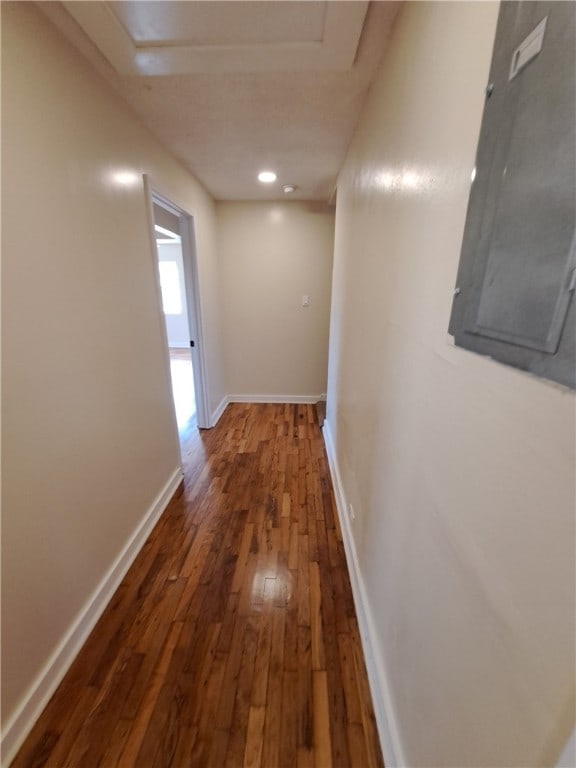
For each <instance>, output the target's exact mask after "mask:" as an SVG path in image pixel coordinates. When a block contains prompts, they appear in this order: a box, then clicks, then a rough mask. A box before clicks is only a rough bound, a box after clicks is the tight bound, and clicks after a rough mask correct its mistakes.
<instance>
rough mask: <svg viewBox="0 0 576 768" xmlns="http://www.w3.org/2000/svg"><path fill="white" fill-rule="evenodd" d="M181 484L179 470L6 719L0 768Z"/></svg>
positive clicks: (19, 743) (12, 754) (15, 749)
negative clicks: (14, 709)
mask: <svg viewBox="0 0 576 768" xmlns="http://www.w3.org/2000/svg"><path fill="white" fill-rule="evenodd" d="M181 481H182V470H181V468H180V467H178V469H176V470H174V472H173V473H172V475H171V477H170V479H169V480H168V482H167V483H166V485H165V486H164V488H163V489H162V491H161V492H160V493H159V494H158V496H157V497H156V499H155V500H154V502H153V503H152V505H151V506H150V509H149V510H148V511H147V512H146V514H145V515H144V517H143V518H142V520H141V521H140V523H139V524H138V527H137V528H136V529H135V531H134V532H133V533H132V535H131V536H130V538H129V539H128V541H127V542H126V544H125V545H124V547H123V549H122V551H121V552H120V554H119V555H118V557H117V558H116V560H115V561H114V562H113V563H112V565H111V566H110V568H109V569H108V571H107V572H106V574H105V575H104V577H103V578H102V580H101V581H100V583H99V584H98V586H97V587H96V589H95V590H94V592H93V593H92V595H91V596H90V597H89V598H88V600H87V601H86V603H85V605H84V607H83V608H82V609H81V611H80V612H79V614H78V615H77V616H76V618H75V620H74V621H73V622H72V624H71V625H70V627H69V628H68V630H67V631H66V633H65V634H64V636H63V637H62V639H61V640H60V642H59V643H58V645H57V646H56V648H55V650H54V651H53V653H52V654H51V656H50V658H49V659H48V661H47V662H46V663H45V664H44V666H43V667H42V669H41V670H40V673H39V674H38V675H37V677H36V679H35V680H34V682H33V683H32V685H31V686H30V687H29V689H28V690H27V691H26V693H25V695H24V697H23V700H22V702H21V704H20V706H19V707H18V709H17V710H16V712H15V713H14V714H13V715H12V716H11V717H10V718H9V720H8V722H7V723H6V725H5V727H4V728H3V730H2V739H1V742H0V754H1V755H2V758H1V764H2V766H3V768H6V766H8V765H9V764H10V762H11V761H12V760H13V759H14V757H15V755H16V753H17V752H18V750H19V749H20V747H21V746H22V743H23V742H24V740H25V739H26V736H27V735H28V734H29V733H30V731H31V729H32V727H33V725H34V723H35V722H36V720H37V719H38V718H39V717H40V715H41V714H42V711H43V709H44V707H45V706H46V704H47V703H48V701H49V700H50V698H51V697H52V696H53V694H54V692H55V691H56V688H57V687H58V685H59V684H60V682H61V681H62V678H63V677H64V675H65V674H66V672H67V671H68V669H69V668H70V666H71V664H72V662H73V661H74V659H75V658H76V656H77V654H78V652H79V651H80V649H81V648H82V646H83V644H84V643H85V642H86V639H87V638H88V635H89V634H90V632H91V631H92V630H93V628H94V626H95V625H96V622H97V621H98V619H99V618H100V616H101V615H102V613H103V612H104V609H105V608H106V606H107V605H108V603H109V602H110V600H111V599H112V596H113V595H114V592H115V591H116V589H117V588H118V586H119V585H120V582H121V581H122V579H123V578H124V576H125V575H126V572H127V571H128V569H129V568H130V566H131V565H132V563H133V562H134V560H135V559H136V555H137V554H138V552H139V551H140V549H141V548H142V546H143V545H144V542H145V541H146V539H147V538H148V536H149V534H150V532H151V531H152V528H153V527H154V525H155V524H156V522H157V521H158V519H159V517H160V515H161V514H162V512H164V510H165V509H166V507H167V505H168V502H169V501H170V499H171V498H172V497H173V496H174V493H175V492H176V490H177V488H178V486H179V485H180V483H181Z"/></svg>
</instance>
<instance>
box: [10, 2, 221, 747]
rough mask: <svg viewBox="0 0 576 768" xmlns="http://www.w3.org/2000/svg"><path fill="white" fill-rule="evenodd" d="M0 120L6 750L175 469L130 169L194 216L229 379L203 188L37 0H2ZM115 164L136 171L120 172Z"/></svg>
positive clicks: (210, 359)
mask: <svg viewBox="0 0 576 768" xmlns="http://www.w3.org/2000/svg"><path fill="white" fill-rule="evenodd" d="M2 120H3V125H2V149H3V154H2V260H3V348H2V370H3V414H2V415H3V436H2V438H3V444H2V453H3V455H2V458H3V488H2V503H3V510H2V511H3V521H2V715H3V718H4V720H3V723H4V726H5V728H6V725H7V724H8V726H10V727H9V728H8V732H6V731H5V734H4V735H5V737H6V740H7V741H8V742H9V745H8V747H7V746H6V743H5V744H4V746H5V748H7V749H10V745H12V746H13V745H14V743H16V742H17V740H18V738H19V737H20V736H21V735H22V729H23V728H25V727H26V724H27V721H28V719H29V718H30V717H31V716H32V715H33V714H34V707H35V706H36V705H37V704H38V702H39V701H41V699H42V696H43V695H44V694H45V693H46V690H47V689H46V688H43V687H42V686H43V685H45V686H46V685H48V687H49V684H48V682H47V681H49V679H52V680H53V679H54V678H53V677H52V678H50V675H55V674H56V673H57V670H58V665H62V664H64V663H65V656H66V653H68V652H69V651H70V650H71V648H72V646H73V644H74V643H73V641H74V638H76V639H78V637H79V635H78V634H76V635H67V633H69V632H70V631H71V630H72V629H73V627H74V622H75V620H76V619H78V618H79V617H82V616H84V614H83V611H84V610H85V609H86V608H87V607H88V606H90V605H92V607H94V605H93V604H91V602H90V601H91V600H92V598H93V597H94V590H96V589H97V588H98V586H99V584H100V582H101V580H102V579H103V578H105V577H106V575H107V574H110V568H111V567H112V565H113V563H114V561H115V558H116V557H117V556H118V555H119V554H120V553H121V551H122V549H123V547H124V546H125V545H126V544H127V542H128V541H129V540H130V537H131V536H132V535H133V533H134V532H135V531H136V530H137V527H138V525H139V524H140V523H141V521H142V520H143V518H144V517H145V515H146V514H147V513H148V512H154V511H155V510H156V511H157V508H158V507H159V506H160V507H161V505H162V498H158V496H159V494H161V493H162V491H163V490H164V489H168V490H169V489H170V487H172V486H171V483H172V485H173V483H174V482H175V481H176V482H177V481H178V479H179V478H178V473H177V470H178V465H179V450H178V442H177V434H176V430H175V424H174V417H173V410H172V403H171V396H170V382H169V371H168V365H167V359H166V356H165V351H164V348H163V330H162V317H161V312H160V310H159V306H158V297H157V293H156V282H155V278H154V271H155V270H156V264H155V255H154V254H153V252H152V249H151V244H150V240H149V229H148V228H149V222H148V214H147V207H146V201H145V197H144V191H143V185H142V179H141V174H142V173H147V174H150V178H151V180H152V183H153V185H154V187H155V188H157V189H158V191H160V192H161V193H163V194H164V195H166V196H167V197H168V198H170V199H171V200H173V201H174V203H176V204H177V205H179V206H181V207H182V208H183V209H185V210H186V211H188V212H189V213H191V214H192V215H193V216H194V220H195V227H196V236H197V253H198V262H199V265H198V268H199V280H200V292H201V302H202V312H203V315H204V320H205V330H206V337H207V369H208V370H207V373H208V377H209V384H210V386H211V393H212V408H213V409H214V408H215V407H216V406H217V404H218V403H219V402H220V401H221V399H222V397H223V394H224V391H223V380H222V375H221V363H220V346H219V319H218V307H217V301H216V290H217V274H216V271H215V251H214V227H215V215H214V206H213V202H212V200H211V198H210V197H209V196H208V195H207V194H206V192H205V191H204V190H203V188H202V187H201V186H200V185H199V184H198V183H197V182H196V181H195V180H194V179H193V178H192V177H191V176H190V175H189V174H188V173H187V172H185V171H184V170H183V168H182V167H181V166H180V165H179V164H178V163H177V162H176V161H175V160H174V159H173V158H172V157H171V156H170V155H168V154H167V153H166V152H165V151H164V150H163V149H162V148H161V147H160V146H159V145H158V144H157V142H156V141H155V140H154V139H153V138H152V137H151V135H150V134H149V133H148V132H147V131H146V130H144V129H143V128H142V127H141V126H140V124H139V123H138V122H137V121H136V119H135V118H134V117H133V116H132V114H131V113H130V112H129V111H128V109H127V108H126V107H125V105H124V103H123V102H122V101H120V100H119V99H118V98H117V97H116V96H115V95H113V94H112V92H111V91H110V90H109V89H108V87H107V86H106V85H104V84H103V83H102V82H101V80H100V79H99V78H98V76H96V75H95V74H93V73H92V72H91V71H90V70H89V68H88V67H87V65H86V64H85V62H84V60H83V59H82V58H81V57H80V56H79V55H78V54H77V53H76V51H75V50H74V49H72V48H71V47H69V46H68V44H66V43H65V42H63V41H62V39H61V38H60V36H59V34H58V33H57V32H56V31H55V30H54V29H53V28H52V27H51V25H50V23H49V22H48V21H47V20H46V18H45V17H44V16H43V15H42V14H41V13H39V11H38V10H37V9H36V8H35V6H34V5H33V4H32V3H3V4H2ZM118 170H133V171H135V172H136V173H137V174H138V175H137V176H136V180H135V182H134V183H133V184H132V185H129V186H122V185H119V184H117V183H115V181H114V178H113V174H114V172H116V171H118ZM99 594H102V593H99ZM84 618H86V617H85V616H84ZM80 629H81V627H80ZM80 629H79V631H80ZM80 634H81V632H80ZM62 642H64V643H65V645H64V646H60V645H59V644H60V643H62ZM54 652H61V653H60V655H57V656H56V657H54V658H52V659H50V656H51V654H52V653H54ZM22 705H26V706H25V707H24V709H23V710H22V709H21V707H22ZM14 717H16V720H14ZM5 757H6V755H5Z"/></svg>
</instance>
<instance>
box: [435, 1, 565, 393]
mask: <svg viewBox="0 0 576 768" xmlns="http://www.w3.org/2000/svg"><path fill="white" fill-rule="evenodd" d="M575 96H576V4H575V3H573V2H503V3H502V4H501V7H500V15H499V18H498V26H497V31H496V40H495V44H494V52H493V56H492V65H491V70H490V78H489V83H488V85H487V88H486V103H485V108H484V115H483V119H482V127H481V131H480V140H479V144H478V152H477V157H476V168H475V179H474V181H473V184H472V189H471V192H470V201H469V205H468V213H467V217H466V226H465V231H464V239H463V244H462V254H461V259H460V267H459V270H458V277H457V281H456V290H455V293H454V303H453V306H452V315H451V319H450V332H451V333H452V334H453V335H454V340H455V343H456V344H457V345H458V346H462V347H466V348H467V349H471V350H473V351H475V352H479V353H480V354H484V355H489V356H490V357H493V358H495V359H497V360H500V361H501V362H504V363H508V364H510V365H514V366H516V367H519V368H523V369H525V370H529V371H532V372H533V373H535V374H537V375H540V376H543V377H545V378H548V379H552V380H555V381H558V382H560V383H562V384H566V385H568V386H571V387H573V388H575V387H576V355H575V352H576V332H575V326H576V322H575V303H576V302H575V301H574V298H573V294H574V289H575V288H576V271H575V268H576V251H575V248H576V244H575V231H576V226H575V225H576V99H575Z"/></svg>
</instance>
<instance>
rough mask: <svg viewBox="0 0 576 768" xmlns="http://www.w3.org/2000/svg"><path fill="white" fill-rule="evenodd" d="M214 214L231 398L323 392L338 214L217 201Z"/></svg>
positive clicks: (309, 207)
mask: <svg viewBox="0 0 576 768" xmlns="http://www.w3.org/2000/svg"><path fill="white" fill-rule="evenodd" d="M216 211H217V221H218V258H219V266H220V270H221V278H222V328H223V333H222V339H223V350H224V356H225V360H226V389H227V393H228V394H229V395H231V396H232V397H234V396H235V395H241V396H247V397H250V396H268V397H283V396H288V397H318V396H320V395H322V394H325V392H326V375H327V367H328V326H329V310H330V288H331V276H332V252H333V242H334V212H333V209H332V208H329V207H327V206H324V205H320V204H318V203H301V202H283V201H279V202H274V203H260V202H258V203H235V202H234V203H232V202H218V203H217V204H216ZM303 296H308V297H309V300H310V303H309V306H307V307H303V306H302V297H303Z"/></svg>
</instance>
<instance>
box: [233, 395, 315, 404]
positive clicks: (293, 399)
mask: <svg viewBox="0 0 576 768" xmlns="http://www.w3.org/2000/svg"><path fill="white" fill-rule="evenodd" d="M319 400H322V395H228V402H229V403H288V404H294V405H299V404H313V403H317V402H318V401H319Z"/></svg>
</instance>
